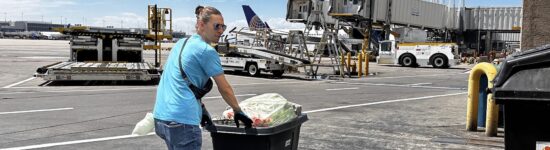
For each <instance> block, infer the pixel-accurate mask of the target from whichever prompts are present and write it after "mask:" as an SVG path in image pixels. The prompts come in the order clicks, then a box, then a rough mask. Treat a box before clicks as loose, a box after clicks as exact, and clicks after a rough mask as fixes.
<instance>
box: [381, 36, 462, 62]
mask: <svg viewBox="0 0 550 150" xmlns="http://www.w3.org/2000/svg"><path fill="white" fill-rule="evenodd" d="M393 31H394V32H393V33H392V34H391V35H390V40H386V41H380V47H379V51H378V56H377V57H376V60H377V62H378V63H379V64H396V65H401V66H405V67H416V66H430V65H431V66H433V67H434V68H449V67H451V66H454V65H457V64H458V63H459V62H460V61H459V60H460V58H459V55H458V46H457V44H456V43H443V42H426V41H427V33H426V31H424V30H419V29H410V28H396V29H393Z"/></svg>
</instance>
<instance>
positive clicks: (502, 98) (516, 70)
mask: <svg viewBox="0 0 550 150" xmlns="http://www.w3.org/2000/svg"><path fill="white" fill-rule="evenodd" d="M501 65H502V66H501V69H500V71H499V73H498V74H497V77H496V79H495V84H494V89H493V92H494V99H495V101H496V103H497V104H502V105H504V136H505V137H504V143H505V149H506V150H526V149H535V148H537V147H546V145H544V144H548V143H550V45H546V46H542V47H539V48H536V49H532V50H529V51H525V52H523V53H520V54H517V55H514V56H512V57H511V58H508V59H506V60H505V61H504V63H503V64H501Z"/></svg>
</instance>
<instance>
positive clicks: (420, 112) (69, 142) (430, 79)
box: [0, 39, 504, 150]
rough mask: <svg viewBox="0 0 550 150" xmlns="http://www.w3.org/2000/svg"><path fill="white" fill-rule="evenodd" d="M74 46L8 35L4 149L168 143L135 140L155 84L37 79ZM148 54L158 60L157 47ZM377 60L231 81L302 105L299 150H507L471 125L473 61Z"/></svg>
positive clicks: (216, 106)
mask: <svg viewBox="0 0 550 150" xmlns="http://www.w3.org/2000/svg"><path fill="white" fill-rule="evenodd" d="M65 44H66V42H63V41H23V40H2V39H0V52H1V55H0V62H2V64H3V65H2V66H1V67H2V68H1V70H2V72H1V73H0V75H2V80H0V87H3V88H0V120H2V121H1V122H0V126H2V129H0V149H3V148H19V149H21V148H37V149H147V150H150V149H166V147H165V145H164V143H163V141H162V140H161V139H160V138H158V137H157V136H155V135H148V136H139V137H134V136H129V134H130V133H131V131H132V129H133V128H134V126H135V124H136V123H137V122H138V121H139V120H141V119H142V118H143V117H144V116H145V113H146V112H150V111H151V110H152V107H153V104H154V101H155V93H156V85H155V84H149V83H124V82H116V83H115V82H70V83H47V82H45V81H43V80H42V79H37V78H30V77H31V76H32V74H33V73H34V71H35V69H36V68H38V67H40V66H43V65H47V64H49V63H53V62H56V61H63V60H66V59H68V58H67V54H66V53H67V51H68V49H67V48H68V46H66V45H65ZM163 53H164V54H163V55H166V54H167V52H166V51H164V52H163ZM146 55H147V58H148V59H151V58H152V57H151V55H152V52H147V53H146ZM8 64H9V65H8ZM370 66H371V70H370V71H371V72H376V74H375V75H370V76H368V77H363V78H343V79H337V80H300V79H297V78H296V77H300V76H301V75H300V74H286V75H285V76H284V77H283V78H272V77H271V76H270V75H262V76H260V77H256V78H252V77H247V76H245V75H241V74H238V73H227V78H228V79H229V81H230V83H231V84H232V85H233V88H234V90H235V93H236V95H237V98H238V99H239V100H244V99H246V98H249V97H252V96H254V95H260V94H263V93H279V94H281V95H283V96H284V97H285V98H287V99H288V100H289V101H292V102H295V103H298V104H301V105H302V106H303V111H304V112H306V113H307V114H308V117H309V121H307V122H305V123H304V124H302V126H301V132H300V141H299V145H298V147H299V149H306V150H307V149H315V150H317V149H327V150H328V149H346V150H347V149H350V150H356V149H503V148H504V143H503V141H504V140H503V132H499V133H498V135H499V136H498V137H486V136H484V133H483V131H478V132H467V131H465V120H466V119H465V116H466V99H467V94H466V89H467V77H468V73H467V71H468V68H470V67H471V66H467V65H461V66H457V67H454V68H451V69H434V68H404V67H395V66H388V65H376V64H374V63H371V65H370ZM22 81H25V82H22ZM16 83H18V84H16ZM219 96H220V94H219V93H218V92H217V90H213V92H211V93H209V94H208V95H207V96H206V97H207V98H206V99H205V100H204V101H205V104H206V105H207V107H208V109H209V111H210V112H211V113H212V115H214V116H220V115H221V112H222V111H223V110H224V109H225V108H226V107H227V105H226V104H225V103H224V102H223V100H222V99H221V98H220V97H219ZM499 130H502V129H499ZM202 137H203V149H212V143H211V138H210V133H209V132H207V131H204V132H203V136H202ZM243 143H246V141H243Z"/></svg>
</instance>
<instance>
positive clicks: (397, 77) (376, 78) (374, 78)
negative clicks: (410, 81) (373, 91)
mask: <svg viewBox="0 0 550 150" xmlns="http://www.w3.org/2000/svg"><path fill="white" fill-rule="evenodd" d="M457 74H460V73H456V74H430V75H416V76H396V77H373V78H364V79H350V80H365V79H366V80H378V79H399V78H414V77H431V76H446V75H457Z"/></svg>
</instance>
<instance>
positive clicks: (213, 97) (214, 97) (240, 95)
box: [202, 94, 258, 99]
mask: <svg viewBox="0 0 550 150" xmlns="http://www.w3.org/2000/svg"><path fill="white" fill-rule="evenodd" d="M255 95H258V94H239V95H235V97H242V96H255ZM218 98H223V97H222V96H210V97H204V98H202V99H218Z"/></svg>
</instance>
